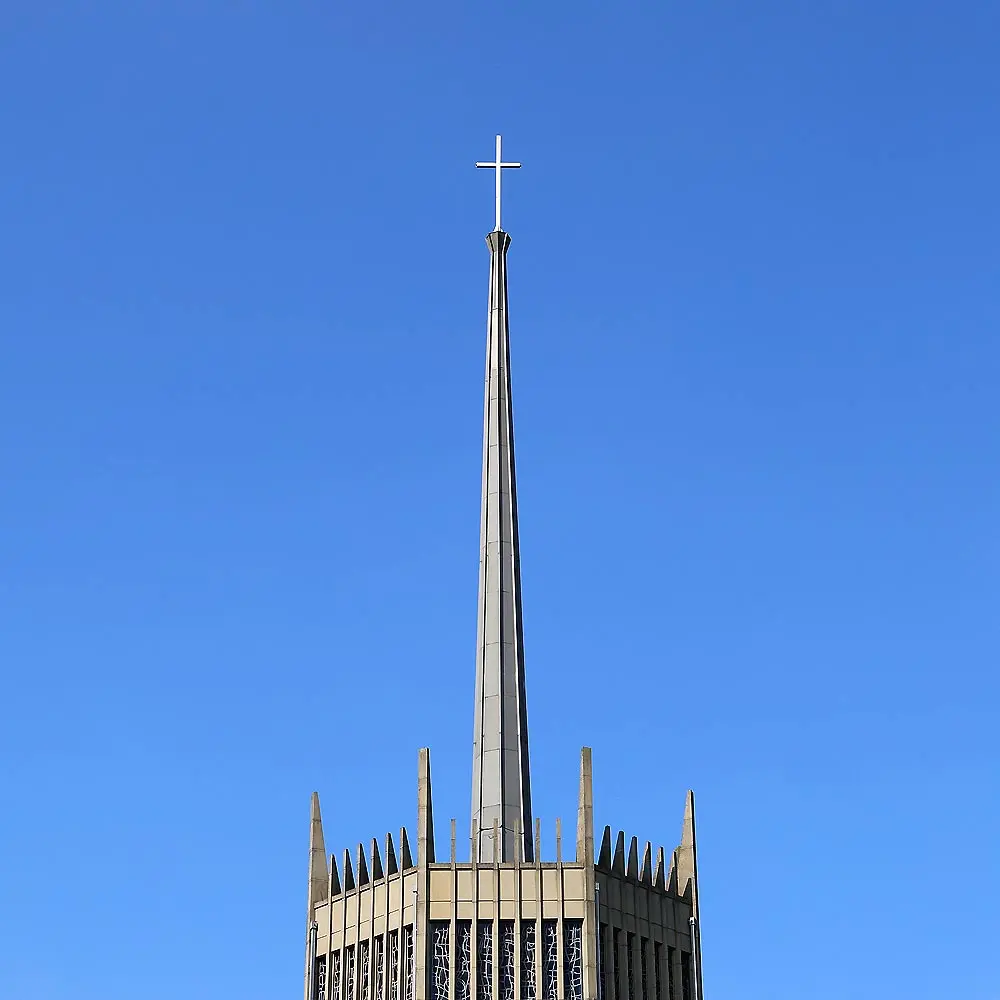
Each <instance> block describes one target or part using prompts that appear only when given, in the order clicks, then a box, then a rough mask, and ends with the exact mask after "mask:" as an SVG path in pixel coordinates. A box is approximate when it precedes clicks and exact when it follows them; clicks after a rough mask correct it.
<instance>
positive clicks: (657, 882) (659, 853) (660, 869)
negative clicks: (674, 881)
mask: <svg viewBox="0 0 1000 1000" xmlns="http://www.w3.org/2000/svg"><path fill="white" fill-rule="evenodd" d="M666 887H667V884H666V865H665V864H664V863H663V848H662V847H658V848H657V849H656V870H655V871H654V872H653V888H654V889H659V890H660V892H663V891H664V890H665V889H666Z"/></svg>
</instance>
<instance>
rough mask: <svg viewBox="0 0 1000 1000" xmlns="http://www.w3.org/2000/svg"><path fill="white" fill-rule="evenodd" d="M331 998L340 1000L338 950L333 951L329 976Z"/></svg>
mask: <svg viewBox="0 0 1000 1000" xmlns="http://www.w3.org/2000/svg"><path fill="white" fill-rule="evenodd" d="M330 997H331V1000H340V952H339V951H335V952H334V953H333V969H332V974H331V976H330Z"/></svg>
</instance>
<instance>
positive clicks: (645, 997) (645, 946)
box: [639, 938, 649, 1000]
mask: <svg viewBox="0 0 1000 1000" xmlns="http://www.w3.org/2000/svg"><path fill="white" fill-rule="evenodd" d="M648 968H649V942H648V941H647V940H646V939H645V938H639V974H640V975H641V976H642V1000H649V972H648Z"/></svg>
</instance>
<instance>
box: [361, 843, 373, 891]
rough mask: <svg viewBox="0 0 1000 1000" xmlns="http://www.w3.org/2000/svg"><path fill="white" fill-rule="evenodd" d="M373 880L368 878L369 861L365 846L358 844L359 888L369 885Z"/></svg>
mask: <svg viewBox="0 0 1000 1000" xmlns="http://www.w3.org/2000/svg"><path fill="white" fill-rule="evenodd" d="M370 881H371V879H370V878H369V877H368V861H367V859H366V858H365V845H364V844H358V888H359V889H360V888H361V886H363V885H368V883H369V882H370Z"/></svg>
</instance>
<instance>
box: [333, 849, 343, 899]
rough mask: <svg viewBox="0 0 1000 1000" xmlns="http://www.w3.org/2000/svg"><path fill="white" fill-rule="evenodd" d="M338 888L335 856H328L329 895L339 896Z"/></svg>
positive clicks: (338, 877) (338, 873)
mask: <svg viewBox="0 0 1000 1000" xmlns="http://www.w3.org/2000/svg"><path fill="white" fill-rule="evenodd" d="M341 891H342V890H341V888H340V872H339V871H338V870H337V855H336V854H331V855H330V893H331V895H333V896H339V895H340V893H341Z"/></svg>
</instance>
